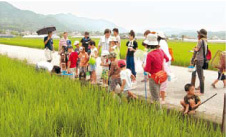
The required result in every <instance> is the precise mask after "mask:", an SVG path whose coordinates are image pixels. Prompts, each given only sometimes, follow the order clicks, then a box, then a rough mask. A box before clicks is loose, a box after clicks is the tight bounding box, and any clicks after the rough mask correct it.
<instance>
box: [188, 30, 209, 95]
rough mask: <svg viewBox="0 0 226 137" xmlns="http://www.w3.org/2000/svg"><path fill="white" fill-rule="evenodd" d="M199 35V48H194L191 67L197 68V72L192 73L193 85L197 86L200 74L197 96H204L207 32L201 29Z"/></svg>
mask: <svg viewBox="0 0 226 137" xmlns="http://www.w3.org/2000/svg"><path fill="white" fill-rule="evenodd" d="M197 33H198V43H197V46H196V47H195V48H194V54H193V56H192V59H191V65H193V66H196V70H195V71H194V72H192V78H191V84H192V85H194V86H195V81H196V73H198V77H199V82H200V83H199V84H200V85H199V86H200V92H199V93H197V94H198V95H203V94H204V74H203V65H204V54H205V55H206V54H207V31H206V30H205V29H201V30H200V31H197ZM203 46H204V47H203ZM204 49H205V51H204Z"/></svg>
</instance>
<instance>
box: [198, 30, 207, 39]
mask: <svg viewBox="0 0 226 137" xmlns="http://www.w3.org/2000/svg"><path fill="white" fill-rule="evenodd" d="M197 33H198V34H199V35H201V36H203V37H205V38H206V37H207V31H206V30H205V29H200V30H199V31H197Z"/></svg>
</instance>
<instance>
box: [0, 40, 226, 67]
mask: <svg viewBox="0 0 226 137" xmlns="http://www.w3.org/2000/svg"><path fill="white" fill-rule="evenodd" d="M71 40H72V43H73V42H74V41H75V40H79V41H80V39H79V38H71ZM94 41H95V42H96V45H98V42H99V39H94ZM127 41H128V40H126V39H122V41H121V45H122V46H121V57H122V58H125V56H126V51H127V47H126V42H127ZM137 41H138V48H139V49H144V47H143V46H142V40H140V39H139V40H137ZM0 43H2V44H8V45H17V46H25V47H31V48H40V49H43V48H44V45H43V39H34V38H21V37H16V38H0ZM58 44H59V39H54V49H55V50H58ZM168 44H169V47H170V48H172V49H173V52H174V57H175V61H174V62H172V64H173V65H178V66H184V67H187V66H189V64H190V59H191V57H192V53H190V52H188V51H190V50H192V49H193V48H194V47H195V46H196V43H195V42H181V41H168ZM208 45H209V48H210V50H211V51H212V54H213V55H214V54H215V53H216V51H217V50H222V51H224V50H226V45H225V43H209V44H208ZM210 69H213V68H212V67H211V66H210Z"/></svg>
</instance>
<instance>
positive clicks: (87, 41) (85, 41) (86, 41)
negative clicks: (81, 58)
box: [81, 32, 91, 52]
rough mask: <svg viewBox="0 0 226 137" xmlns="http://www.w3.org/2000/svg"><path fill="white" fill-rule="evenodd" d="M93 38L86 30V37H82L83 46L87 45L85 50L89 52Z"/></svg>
mask: <svg viewBox="0 0 226 137" xmlns="http://www.w3.org/2000/svg"><path fill="white" fill-rule="evenodd" d="M90 41H91V39H90V38H89V32H85V34H84V38H82V39H81V43H82V46H83V47H85V52H88V46H89V42H90Z"/></svg>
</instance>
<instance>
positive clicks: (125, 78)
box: [118, 60, 137, 99]
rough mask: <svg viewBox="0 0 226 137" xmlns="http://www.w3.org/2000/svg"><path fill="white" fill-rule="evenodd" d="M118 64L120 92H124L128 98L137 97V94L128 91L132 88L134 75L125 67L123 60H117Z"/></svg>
mask: <svg viewBox="0 0 226 137" xmlns="http://www.w3.org/2000/svg"><path fill="white" fill-rule="evenodd" d="M118 66H119V68H120V70H121V72H120V78H121V82H122V85H121V93H122V92H123V94H126V96H127V97H128V98H134V99H137V96H136V95H134V94H133V93H132V92H131V91H130V90H131V89H132V80H133V81H134V80H135V79H136V77H135V76H134V75H133V74H132V73H131V70H129V69H127V68H126V63H125V61H124V60H120V61H118ZM131 79H132V80H131Z"/></svg>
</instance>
